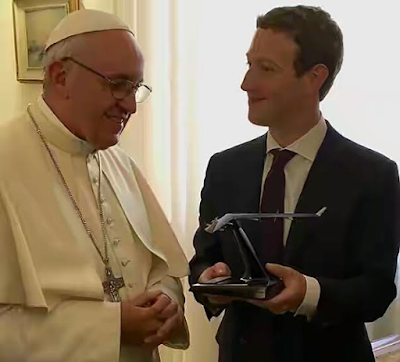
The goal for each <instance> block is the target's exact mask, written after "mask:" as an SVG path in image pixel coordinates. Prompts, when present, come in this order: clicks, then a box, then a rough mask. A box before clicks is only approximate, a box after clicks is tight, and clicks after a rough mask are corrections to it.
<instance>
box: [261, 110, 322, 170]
mask: <svg viewBox="0 0 400 362" xmlns="http://www.w3.org/2000/svg"><path fill="white" fill-rule="evenodd" d="M326 131H327V125H326V121H325V119H324V118H323V117H322V115H321V117H320V119H319V121H318V123H317V124H316V125H315V126H314V127H313V128H311V129H310V130H309V131H308V132H307V133H306V134H305V135H303V136H302V137H300V138H299V139H298V140H296V141H295V142H293V143H292V144H291V145H289V146H287V147H285V148H284V149H285V150H289V151H293V152H295V153H297V154H298V155H300V156H302V157H304V158H305V159H307V160H309V161H311V162H313V161H314V160H315V157H316V156H317V152H318V150H319V148H320V147H321V144H322V142H323V140H324V138H325V135H326ZM276 148H279V149H280V148H282V147H281V146H280V145H279V144H278V142H277V141H276V140H275V139H274V137H273V136H272V135H271V133H270V132H268V134H267V153H268V152H269V151H271V150H273V149H276Z"/></svg>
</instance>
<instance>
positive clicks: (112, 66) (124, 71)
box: [66, 30, 144, 149]
mask: <svg viewBox="0 0 400 362" xmlns="http://www.w3.org/2000/svg"><path fill="white" fill-rule="evenodd" d="M84 44H85V47H84V48H81V49H78V51H77V52H76V54H74V55H73V58H74V59H76V60H77V61H79V62H80V63H82V64H84V65H86V66H88V67H90V68H92V69H93V70H95V71H97V72H98V73H100V74H102V75H104V76H107V77H109V78H111V79H127V80H130V81H131V82H133V83H134V84H135V85H137V84H139V83H140V82H142V81H143V68H144V61H143V56H142V53H141V52H140V50H139V47H138V45H137V43H136V41H135V39H134V37H133V36H132V34H130V33H128V32H126V31H122V30H111V31H104V32H99V33H93V34H87V36H86V37H85V43H84ZM70 65H71V69H70V70H69V72H68V74H67V78H66V83H67V87H68V108H69V109H70V115H69V118H70V121H69V123H68V126H69V127H70V130H71V131H72V132H73V133H74V134H75V135H76V136H78V137H79V138H81V139H84V140H86V141H87V142H89V143H90V144H91V145H93V146H94V147H95V148H96V149H106V148H108V147H110V146H113V145H115V144H116V143H118V141H119V138H120V135H121V132H122V130H123V129H124V128H125V126H126V124H127V122H128V119H129V117H130V115H131V114H132V113H135V112H136V100H135V97H134V95H133V94H132V95H130V96H128V97H126V98H124V99H122V100H118V99H115V98H114V96H113V94H112V92H111V88H110V85H109V84H108V82H107V80H105V79H103V78H102V77H100V76H99V75H96V74H94V73H92V72H90V71H89V70H87V69H85V68H83V67H81V66H79V65H78V64H75V63H73V62H71V64H70Z"/></svg>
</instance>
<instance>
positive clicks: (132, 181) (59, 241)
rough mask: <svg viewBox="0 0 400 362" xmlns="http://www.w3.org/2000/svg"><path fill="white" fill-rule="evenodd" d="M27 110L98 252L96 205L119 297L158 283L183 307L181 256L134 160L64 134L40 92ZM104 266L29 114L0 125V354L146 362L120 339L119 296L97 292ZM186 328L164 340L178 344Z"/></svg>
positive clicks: (146, 355)
mask: <svg viewBox="0 0 400 362" xmlns="http://www.w3.org/2000/svg"><path fill="white" fill-rule="evenodd" d="M30 109H31V113H32V115H33V117H34V119H35V120H36V122H37V123H38V125H39V127H40V128H41V130H42V132H43V134H44V136H45V138H46V139H47V141H48V143H49V145H50V148H51V150H52V152H53V154H54V155H55V158H56V159H57V162H58V163H59V165H60V168H61V170H62V173H63V174H64V177H65V178H66V181H67V183H68V185H69V186H70V188H71V191H72V193H73V195H74V197H75V199H76V201H77V203H78V205H79V207H80V208H81V211H82V213H83V215H84V217H85V218H86V220H87V222H88V225H89V228H90V229H91V230H92V231H93V232H94V234H95V238H96V240H97V241H98V242H99V244H100V245H99V247H100V249H101V250H102V251H103V250H104V249H103V238H102V231H101V223H100V217H99V211H98V202H102V203H103V209H104V214H105V215H104V216H105V221H106V225H107V232H108V235H109V238H110V245H109V255H110V263H111V267H112V269H113V272H114V274H115V275H116V276H118V277H119V276H123V278H124V280H125V285H126V287H124V288H122V289H121V290H120V294H121V298H122V300H126V299H128V298H132V297H135V296H136V295H138V294H140V293H142V292H144V291H146V290H157V289H161V290H162V291H163V292H164V293H166V294H167V295H168V296H170V297H171V298H172V299H173V300H175V301H177V302H179V303H180V304H181V306H183V302H184V301H183V293H182V286H181V283H180V281H179V278H180V277H184V276H185V275H187V273H188V266H187V261H186V258H185V256H184V254H183V252H182V249H181V248H180V246H179V244H178V242H177V239H176V237H175V235H174V233H173V231H172V229H171V228H170V225H169V223H168V221H167V219H166V218H165V216H164V214H163V212H162V210H161V208H160V207H159V205H158V203H157V201H156V199H155V197H154V195H153V193H152V192H151V190H150V188H149V186H148V185H147V183H146V181H145V180H144V178H143V176H142V175H141V173H140V172H139V170H138V169H137V167H136V166H135V164H134V163H133V161H132V160H131V159H130V158H129V157H128V156H127V155H126V154H125V153H124V151H123V150H121V149H120V147H119V146H114V147H111V148H109V149H107V150H105V151H100V152H99V157H101V163H102V168H103V175H104V176H103V178H102V182H101V190H100V193H101V200H97V195H98V185H99V183H98V176H99V168H98V163H97V160H96V158H95V157H94V156H93V149H92V148H91V147H90V146H89V145H88V143H86V142H85V141H82V140H80V139H79V138H77V137H75V136H74V135H73V134H72V133H70V132H69V131H68V130H67V129H66V128H65V127H64V125H63V124H62V123H61V122H60V121H59V120H58V119H57V117H56V116H55V115H54V114H53V112H52V111H51V110H50V108H49V107H48V106H47V105H46V103H45V102H44V100H43V99H42V98H41V97H40V98H39V99H38V100H37V101H36V102H35V103H34V104H32V105H31V108H30ZM104 280H105V275H104V265H103V263H102V261H101V259H100V257H99V255H98V253H97V252H96V250H95V248H94V246H93V244H92V242H91V240H90V238H89V237H88V235H87V233H86V231H85V229H84V228H83V226H82V223H81V220H80V219H79V217H78V215H77V213H76V211H75V209H74V207H73V205H72V203H71V200H70V199H69V197H68V195H67V193H66V190H65V188H64V187H63V185H62V183H61V181H60V178H59V175H58V174H57V172H56V170H55V169H54V166H53V164H52V163H51V161H50V158H49V155H48V153H47V152H46V150H45V148H44V146H43V144H42V142H41V140H40V138H39V137H38V135H37V134H36V131H35V128H34V126H33V123H32V122H31V120H30V117H29V116H28V114H25V115H23V116H22V117H20V118H19V119H16V120H13V121H9V122H4V123H2V124H1V126H0V361H2V362H86V361H87V362H89V361H91V362H92V361H93V362H117V361H123V362H125V361H126V362H128V361H131V362H147V361H151V360H152V357H151V351H148V350H144V349H142V348H139V347H135V348H133V347H132V348H130V347H126V346H122V347H121V346H120V303H112V302H110V301H108V298H107V296H106V295H105V294H104V292H103V287H102V282H103V281H104ZM188 343H189V342H188V332H187V328H186V329H183V330H182V331H181V333H179V335H177V337H176V338H175V340H173V341H169V342H168V343H167V344H168V345H170V346H173V347H175V348H187V346H188Z"/></svg>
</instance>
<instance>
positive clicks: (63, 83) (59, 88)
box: [47, 61, 69, 98]
mask: <svg viewBox="0 0 400 362" xmlns="http://www.w3.org/2000/svg"><path fill="white" fill-rule="evenodd" d="M47 72H48V78H49V83H50V84H51V86H52V87H53V89H54V90H55V91H56V92H57V93H58V94H59V95H60V96H61V97H63V98H68V97H69V90H68V87H67V71H66V69H65V64H64V63H63V62H61V61H55V62H54V63H52V64H51V65H50V66H49V67H48V70H47Z"/></svg>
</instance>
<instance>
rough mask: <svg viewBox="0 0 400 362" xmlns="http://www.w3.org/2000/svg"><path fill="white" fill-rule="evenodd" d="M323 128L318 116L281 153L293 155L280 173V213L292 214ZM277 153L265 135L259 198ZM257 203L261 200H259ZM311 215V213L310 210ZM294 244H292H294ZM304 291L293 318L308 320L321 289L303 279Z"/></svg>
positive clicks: (286, 229) (286, 222)
mask: <svg viewBox="0 0 400 362" xmlns="http://www.w3.org/2000/svg"><path fill="white" fill-rule="evenodd" d="M326 130H327V125H326V122H325V120H324V118H323V117H322V116H321V118H320V120H319V122H318V123H317V124H316V125H315V126H314V127H313V128H312V129H311V130H310V131H308V133H306V134H305V135H304V136H302V137H301V138H299V139H298V140H297V141H295V142H294V143H292V144H291V145H289V146H287V147H285V148H284V149H286V150H289V151H292V152H295V153H296V155H295V156H294V157H293V158H292V159H291V160H290V161H289V162H288V163H287V165H286V167H285V169H284V172H285V177H286V186H285V201H284V205H285V206H284V208H285V209H284V211H285V212H290V213H291V212H294V211H295V209H296V205H297V202H298V200H299V197H300V194H301V192H302V190H303V187H304V184H305V182H306V180H307V177H308V173H309V172H310V169H311V166H312V164H313V162H314V160H315V157H316V155H317V152H318V150H319V148H320V146H321V144H322V141H323V140H324V138H325V135H326ZM277 148H278V149H281V148H282V147H281V146H280V145H279V144H278V142H276V141H275V139H274V138H273V137H272V135H271V133H269V132H268V135H267V157H266V158H265V165H264V173H263V180H262V189H261V195H262V192H263V189H264V182H265V179H266V177H267V175H268V172H269V170H270V169H271V166H272V161H273V158H274V156H273V155H272V153H270V151H271V150H273V149H277ZM260 202H261V200H260ZM311 211H314V210H310V212H311ZM291 223H292V221H291V220H290V219H285V220H284V230H283V242H284V244H285V245H286V241H287V237H288V235H289V230H290V226H291ZM294 242H296V240H294ZM305 278H306V283H307V289H306V294H305V297H304V300H303V302H302V304H301V305H300V307H299V308H298V309H297V311H296V314H295V315H298V314H300V315H304V316H306V317H307V319H308V320H309V319H310V318H311V317H312V315H313V314H314V313H315V311H316V308H317V305H318V301H319V297H320V294H321V287H320V285H319V283H318V281H317V280H316V279H315V278H312V277H309V276H307V275H305Z"/></svg>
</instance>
